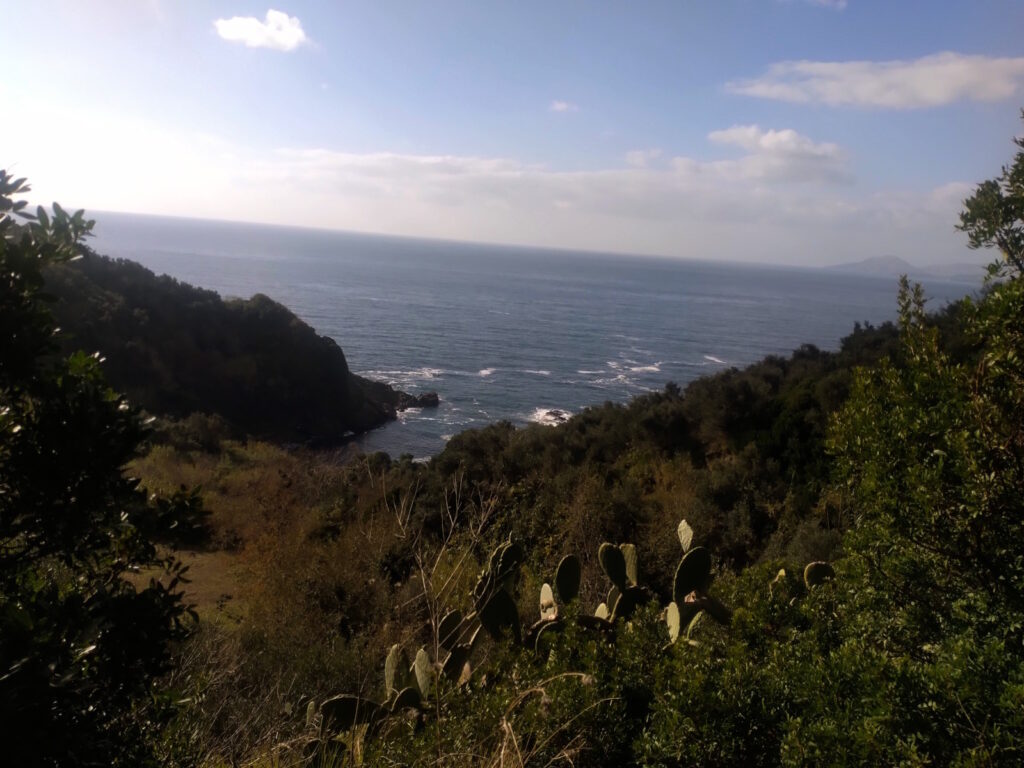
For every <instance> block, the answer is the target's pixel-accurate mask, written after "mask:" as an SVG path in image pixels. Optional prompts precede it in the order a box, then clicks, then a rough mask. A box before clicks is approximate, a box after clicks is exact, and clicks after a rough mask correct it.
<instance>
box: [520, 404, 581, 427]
mask: <svg viewBox="0 0 1024 768" xmlns="http://www.w3.org/2000/svg"><path fill="white" fill-rule="evenodd" d="M571 416H572V413H571V412H569V411H567V410H565V409H564V408H534V409H533V413H531V414H530V416H529V420H530V421H532V422H533V423H534V424H543V425H544V426H546V427H554V426H557V425H558V424H564V423H565V422H566V421H568V420H569V418H570V417H571Z"/></svg>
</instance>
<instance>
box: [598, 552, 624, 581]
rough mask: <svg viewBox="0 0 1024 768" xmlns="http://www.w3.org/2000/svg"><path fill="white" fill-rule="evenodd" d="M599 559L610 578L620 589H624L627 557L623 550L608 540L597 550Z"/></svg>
mask: <svg viewBox="0 0 1024 768" xmlns="http://www.w3.org/2000/svg"><path fill="white" fill-rule="evenodd" d="M597 559H598V560H599V561H600V563H601V568H602V570H604V572H605V575H606V576H607V577H608V580H609V581H611V583H612V584H614V585H615V586H616V587H618V588H619V590H620V591H621V590H624V589H625V588H626V558H625V557H623V555H622V550H621V549H619V548H618V547H616V546H615V545H614V544H609V543H608V542H607V541H606V542H605V543H604V544H602V545H601V548H600V549H598V550H597Z"/></svg>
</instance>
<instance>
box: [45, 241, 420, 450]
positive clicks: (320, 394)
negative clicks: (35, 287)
mask: <svg viewBox="0 0 1024 768" xmlns="http://www.w3.org/2000/svg"><path fill="white" fill-rule="evenodd" d="M46 290H47V292H48V293H49V294H51V295H52V296H53V297H54V298H55V302H54V305H53V309H54V313H55V315H56V317H57V320H58V322H59V323H60V325H61V327H62V328H63V329H64V331H65V333H64V334H62V336H61V344H62V348H64V351H66V352H68V351H71V350H73V349H82V350H85V351H87V352H92V351H95V350H98V351H99V352H100V353H101V354H102V355H103V357H104V363H103V367H104V370H105V372H106V374H107V377H108V378H109V380H110V383H111V385H112V386H113V387H114V388H115V389H117V390H119V391H122V392H124V393H125V394H126V395H127V396H128V397H129V399H130V400H131V402H133V403H134V404H136V405H138V406H140V407H142V408H144V409H145V410H147V411H149V412H150V413H153V414H159V415H166V416H171V417H183V416H187V415H189V414H191V413H197V412H198V413H208V414H213V413H215V414H218V415H219V416H220V417H222V418H223V419H224V420H225V421H226V422H227V423H228V424H229V425H230V426H231V427H232V428H233V429H235V430H236V431H238V432H240V433H242V434H249V435H253V436H258V437H262V438H267V439H272V440H278V441H287V442H303V443H314V444H319V445H329V444H333V443H338V442H341V441H342V440H343V439H344V438H345V437H346V436H348V435H350V434H353V433H360V432H365V431H367V430H370V429H373V428H375V427H379V426H381V425H383V424H385V423H386V422H388V421H390V420H392V419H394V418H395V416H396V413H397V412H398V411H400V410H403V409H405V408H409V407H424V406H427V407H429V406H431V405H436V404H437V401H438V399H437V395H436V394H435V393H427V394H424V395H420V396H413V395H410V394H407V393H405V392H401V391H398V390H396V389H394V388H392V387H391V386H389V385H388V384H385V383H383V382H377V381H371V380H369V379H365V378H363V377H361V376H357V375H356V374H354V373H352V372H351V371H350V370H349V367H348V363H347V361H346V359H345V354H344V352H343V351H342V349H341V347H340V346H338V344H337V343H336V342H335V341H334V340H333V339H330V338H327V337H325V336H321V335H319V334H317V333H316V331H315V330H314V329H313V328H311V327H310V326H309V325H308V324H306V323H305V322H303V321H302V320H301V319H299V318H298V317H296V316H295V314H293V313H292V312H291V311H290V310H289V309H287V308H286V307H284V306H283V305H281V304H279V303H277V302H275V301H274V300H273V299H271V298H270V297H268V296H265V295H263V294H256V295H255V296H253V297H252V298H250V299H244V300H243V299H228V300H224V299H222V298H221V297H220V296H219V295H218V294H217V293H215V292H214V291H210V290H205V289H202V288H197V287H194V286H192V285H188V284H187V283H183V282H180V281H178V280H175V279H174V278H171V277H168V276H166V275H161V276H157V275H155V274H154V273H153V272H151V271H150V270H148V269H146V268H145V267H143V266H141V265H139V264H137V263H135V262H132V261H128V260H124V259H111V258H108V257H105V256H100V255H98V254H92V253H90V254H88V255H86V256H85V257H83V258H82V259H79V260H77V261H75V262H73V263H70V264H63V265H57V266H54V267H52V268H51V269H49V270H48V271H47V273H46Z"/></svg>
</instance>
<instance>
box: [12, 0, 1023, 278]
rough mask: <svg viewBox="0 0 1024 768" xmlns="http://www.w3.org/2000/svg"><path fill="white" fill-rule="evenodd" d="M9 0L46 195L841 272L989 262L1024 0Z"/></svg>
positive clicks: (17, 161) (30, 155)
mask: <svg viewBox="0 0 1024 768" xmlns="http://www.w3.org/2000/svg"><path fill="white" fill-rule="evenodd" d="M8 2H9V0H0V9H2V10H3V18H4V38H5V40H4V46H3V49H2V50H3V52H2V54H0V64H2V65H3V68H4V71H5V73H6V74H5V77H3V78H0V104H2V107H0V167H6V168H7V169H9V170H11V171H13V172H14V173H16V174H18V175H23V176H27V177H28V178H29V180H30V182H31V183H32V186H33V193H32V199H33V202H44V203H48V202H50V201H53V200H56V201H58V202H60V203H61V204H62V205H64V206H65V207H71V208H79V207H83V208H86V209H87V210H88V211H127V212H136V213H152V214H163V215H172V216H189V217H201V218H213V219H228V220H234V221H255V222H264V223H276V224H296V225H302V226H314V227H325V228H330V229H342V230H352V231H359V232H375V233H383V234H391V235H406V236H419V237H437V238H446V239H454V240H468V241H482V242H495V243H507V244H523V245H535V246H551V247H560V248H574V249H583V250H598V251H604V252H608V251H612V252H622V253H635V254H652V255H664V256H674V257H682V258H704V259H721V260H729V261H750V262H767V263H779V264H804V265H827V264H835V263H841V262H847V261H855V260H859V259H862V258H867V257H874V256H883V255H892V256H898V257H901V258H904V259H906V260H908V261H911V262H913V263H915V264H918V265H921V266H927V265H929V264H938V263H949V262H979V261H985V260H986V259H987V258H988V255H986V254H979V253H975V252H971V251H968V250H967V248H966V239H965V238H964V236H963V234H962V233H959V232H956V231H955V230H954V225H955V224H956V222H957V220H958V212H959V210H960V207H961V203H962V200H963V199H964V198H965V197H966V196H968V195H969V194H970V193H971V191H972V189H973V188H974V185H975V184H977V183H978V182H979V181H982V180H984V179H986V178H991V177H993V176H995V175H997V174H998V172H999V170H1000V168H1001V166H1002V165H1003V164H1004V163H1006V162H1008V161H1009V160H1010V159H1011V158H1012V156H1013V153H1014V150H1015V148H1014V146H1013V144H1012V143H1011V139H1012V137H1013V136H1014V135H1017V134H1020V133H1021V131H1022V124H1021V116H1020V110H1021V107H1024V35H1022V34H1021V33H1022V32H1024V2H1022V1H1021V0H991V1H989V0H963V1H961V2H954V1H953V0H949V1H948V2H947V1H945V0H668V1H666V2H655V1H654V0H650V1H643V0H637V2H629V3H627V2H598V1H597V0H590V1H585V0H578V1H574V0H542V1H541V2H534V1H533V0H516V1H515V2H501V3H499V2H490V1H489V0H430V2H427V1H426V0H423V1H422V2H413V1H412V0H408V1H406V2H397V1H396V0H373V1H372V2H356V1H355V0H352V1H351V2H342V1H340V0H317V1H316V2H313V1H312V0H308V1H307V0H269V2H270V4H269V5H268V0H261V2H248V1H247V0H231V1H227V0H225V1H223V2H222V1H220V0H218V1H216V2H215V1H213V0H90V2H81V1H80V0H65V1H61V0H32V2H21V1H18V2H10V6H9V7H7V8H3V6H5V5H7V3H8Z"/></svg>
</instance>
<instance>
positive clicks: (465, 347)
mask: <svg viewBox="0 0 1024 768" xmlns="http://www.w3.org/2000/svg"><path fill="white" fill-rule="evenodd" d="M94 216H95V218H96V219H97V226H96V229H95V234H96V237H95V239H94V240H93V241H92V245H93V247H94V248H95V249H96V250H97V251H98V252H100V253H105V254H107V255H109V256H114V257H121V258H128V259H133V260H135V261H138V262H140V263H141V264H143V265H145V266H146V267H148V268H149V269H151V270H153V271H154V272H157V273H158V274H160V273H166V274H169V275H171V276H173V277H175V278H178V279H180V280H183V281H185V282H188V283H192V284H193V285H197V286H201V287H203V288H209V289H212V290H215V291H218V292H219V293H220V294H221V295H222V296H225V297H229V296H238V297H246V298H247V297H249V296H251V295H253V294H255V293H264V294H267V295H268V296H270V297H271V298H273V299H275V300H277V301H279V302H281V303H282V304H284V305H285V306H287V307H288V308H289V309H291V310H292V311H293V312H295V314H297V315H298V316H299V317H300V318H302V319H303V320H304V321H306V322H307V323H309V324H310V325H311V326H312V327H313V328H315V329H316V330H317V331H318V332H319V333H321V334H325V335H327V336H330V337H331V338H333V339H334V340H335V341H337V342H338V344H339V345H340V346H341V348H342V349H343V350H344V352H345V356H346V358H347V360H348V364H349V367H350V368H351V369H352V370H353V371H355V372H356V373H358V374H360V375H362V376H366V377H368V378H372V379H379V380H381V381H386V382H388V383H390V384H392V385H394V386H395V387H397V388H399V389H402V390H404V391H406V392H411V393H419V392H425V391H429V390H435V391H437V392H438V393H439V395H440V397H441V405H440V407H439V408H436V409H422V410H419V409H412V410H409V411H406V412H404V413H403V414H401V416H400V418H399V419H398V421H396V422H394V423H391V424H388V425H387V426H384V427H382V428H380V429H377V430H374V431H372V432H370V433H368V434H365V435H363V436H361V437H360V438H359V439H358V442H359V443H360V444H361V445H362V447H363V448H364V449H365V450H367V451H377V450H383V451H387V452H388V453H390V454H392V455H393V456H398V455H400V454H403V453H410V454H412V455H413V456H414V457H417V458H424V457H427V456H431V455H433V454H435V453H437V452H439V451H440V450H441V449H442V448H443V447H444V444H445V442H446V441H447V440H449V439H450V438H451V436H452V435H454V434H456V433H457V432H459V431H461V430H464V429H467V428H471V427H480V426H484V425H486V424H489V423H492V422H495V421H498V420H501V419H506V420H509V421H511V422H513V423H515V424H519V425H522V424H526V423H528V422H531V421H539V422H542V423H553V422H556V421H558V420H559V418H560V415H561V414H572V413H576V412H578V411H580V410H581V409H583V408H585V407H587V406H589V405H595V404H600V403H603V402H605V401H608V400H611V401H616V402H623V401H626V400H628V399H629V398H631V397H633V396H635V395H638V394H642V393H644V392H649V391H652V390H657V389H661V388H663V387H664V386H665V384H666V383H667V382H670V381H672V382H676V383H678V384H680V385H685V384H686V383H687V382H689V381H691V380H693V379H694V378H696V377H698V376H702V375H705V374H709V373H715V372H717V371H722V370H725V369H728V368H730V367H733V366H736V367H742V366H744V365H747V364H749V363H753V362H755V361H757V360H759V359H761V358H763V357H764V356H765V355H769V354H783V355H786V354H788V353H789V352H791V351H792V350H793V349H795V348H796V347H798V346H800V345H801V344H804V343H810V344H815V345H817V346H819V347H821V348H823V349H835V348H836V347H837V346H838V343H839V340H840V339H841V338H842V337H843V336H845V335H846V334H848V333H849V332H850V331H851V330H852V328H853V324H854V322H856V321H860V322H870V323H874V324H878V323H881V322H884V321H886V320H891V319H893V318H894V317H895V315H896V290H897V285H896V280H895V279H892V278H878V277H867V276H858V275H850V274H841V273H836V272H831V271H828V270H822V269H810V268H792V267H790V268H784V267H768V266H757V265H751V264H737V263H726V262H716V261H714V260H713V259H712V257H713V256H714V254H709V259H708V260H707V261H681V260H671V259H656V258H650V257H639V256H617V255H615V256H613V255H608V254H597V253H582V252H569V251H557V250H546V249H538V248H517V247H505V246H494V245H480V244H467V243H453V242H444V241H436V240H418V239H410V238H395V237H384V236H375V235H361V234H353V233H344V232H335V231H327V230H311V229H299V228H291V227H274V226H265V225H256V224H237V223H227V222H214V221H201V220H194V219H177V218H166V217H153V216H137V215H128V214H114V213H101V214H94ZM866 255H871V254H866ZM980 279H981V270H979V284H980ZM925 287H926V291H927V294H928V295H929V296H930V297H931V298H930V306H931V307H934V308H938V307H941V306H942V305H944V304H945V303H947V302H949V301H952V300H955V299H958V298H960V297H961V296H963V295H965V294H967V293H970V292H972V291H973V290H976V289H977V288H978V284H975V285H968V284H964V283H952V282H941V281H934V282H929V283H926V285H925Z"/></svg>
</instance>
